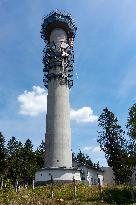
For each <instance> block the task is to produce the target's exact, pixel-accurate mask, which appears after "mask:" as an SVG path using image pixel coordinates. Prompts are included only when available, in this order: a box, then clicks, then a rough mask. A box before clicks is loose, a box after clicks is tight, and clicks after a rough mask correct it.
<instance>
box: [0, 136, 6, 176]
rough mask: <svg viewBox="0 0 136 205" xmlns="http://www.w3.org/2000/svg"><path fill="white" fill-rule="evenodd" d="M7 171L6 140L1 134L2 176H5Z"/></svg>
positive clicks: (0, 160) (0, 171)
mask: <svg viewBox="0 0 136 205" xmlns="http://www.w3.org/2000/svg"><path fill="white" fill-rule="evenodd" d="M5 170H6V148H5V138H4V136H3V135H2V133H1V132H0V176H3V175H5Z"/></svg>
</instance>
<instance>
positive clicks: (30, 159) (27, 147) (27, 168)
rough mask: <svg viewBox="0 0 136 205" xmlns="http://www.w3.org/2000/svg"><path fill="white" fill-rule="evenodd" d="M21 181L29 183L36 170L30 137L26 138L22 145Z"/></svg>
mask: <svg viewBox="0 0 136 205" xmlns="http://www.w3.org/2000/svg"><path fill="white" fill-rule="evenodd" d="M22 156H23V167H22V170H23V181H25V182H28V183H31V181H32V180H33V177H34V174H35V171H36V168H37V167H36V158H35V153H34V152H33V145H32V142H31V140H30V139H27V140H26V142H25V144H24V147H23V153H22Z"/></svg>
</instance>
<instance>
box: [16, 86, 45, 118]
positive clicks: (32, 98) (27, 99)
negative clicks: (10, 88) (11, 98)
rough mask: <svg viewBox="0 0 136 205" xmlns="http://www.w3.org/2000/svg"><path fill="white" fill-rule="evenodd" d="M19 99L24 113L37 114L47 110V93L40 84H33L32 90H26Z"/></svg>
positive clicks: (21, 111) (21, 112)
mask: <svg viewBox="0 0 136 205" xmlns="http://www.w3.org/2000/svg"><path fill="white" fill-rule="evenodd" d="M17 99H18V102H19V103H20V111H19V113H20V114H22V115H29V116H37V115H39V114H40V113H43V112H46V110H47V93H46V91H45V90H44V89H43V88H41V87H39V86H33V87H32V91H27V90H25V91H24V93H23V94H21V95H19V96H18V98H17Z"/></svg>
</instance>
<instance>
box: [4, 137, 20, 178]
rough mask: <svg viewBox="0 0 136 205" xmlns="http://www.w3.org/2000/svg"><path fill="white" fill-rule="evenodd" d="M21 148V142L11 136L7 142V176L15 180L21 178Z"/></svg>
mask: <svg viewBox="0 0 136 205" xmlns="http://www.w3.org/2000/svg"><path fill="white" fill-rule="evenodd" d="M22 149H23V144H22V143H21V142H20V141H17V140H16V138H15V137H12V138H11V139H10V140H9V141H8V144H7V162H8V168H7V170H8V174H7V176H8V178H10V179H12V180H13V181H15V180H16V179H18V180H21V179H22V167H23V159H22Z"/></svg>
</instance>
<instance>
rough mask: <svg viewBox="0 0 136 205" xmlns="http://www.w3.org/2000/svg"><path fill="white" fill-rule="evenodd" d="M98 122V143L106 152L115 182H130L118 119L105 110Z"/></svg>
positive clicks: (124, 145)
mask: <svg viewBox="0 0 136 205" xmlns="http://www.w3.org/2000/svg"><path fill="white" fill-rule="evenodd" d="M98 122H99V124H98V126H99V127H100V128H101V130H100V131H98V140H97V141H98V143H99V144H100V148H101V150H103V151H104V152H105V157H106V159H107V162H108V165H109V166H110V167H112V169H113V172H114V175H115V181H116V183H124V182H128V179H129V175H130V170H129V165H128V161H129V159H128V153H127V150H126V140H125V138H124V131H123V130H122V129H121V126H120V125H119V124H118V120H117V117H115V115H114V114H113V113H112V112H111V111H109V110H108V108H105V109H103V112H102V114H101V115H100V117H99V119H98Z"/></svg>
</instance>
